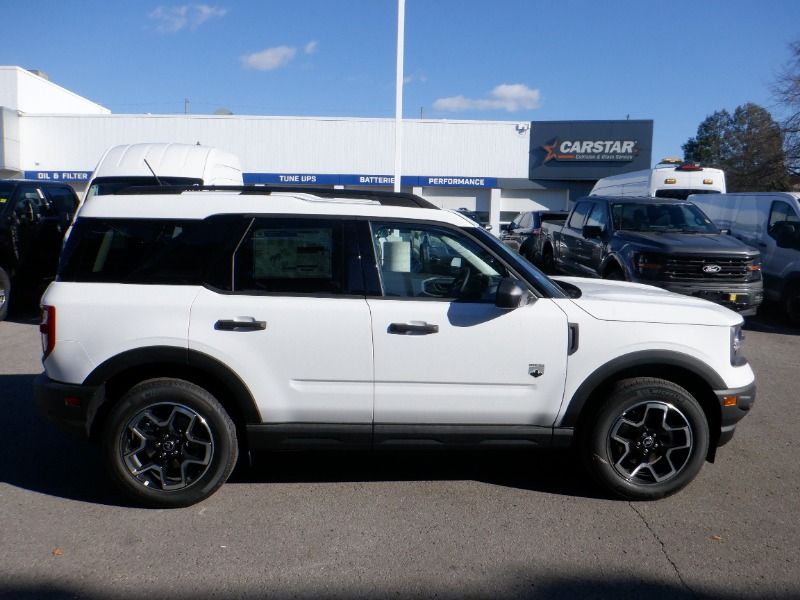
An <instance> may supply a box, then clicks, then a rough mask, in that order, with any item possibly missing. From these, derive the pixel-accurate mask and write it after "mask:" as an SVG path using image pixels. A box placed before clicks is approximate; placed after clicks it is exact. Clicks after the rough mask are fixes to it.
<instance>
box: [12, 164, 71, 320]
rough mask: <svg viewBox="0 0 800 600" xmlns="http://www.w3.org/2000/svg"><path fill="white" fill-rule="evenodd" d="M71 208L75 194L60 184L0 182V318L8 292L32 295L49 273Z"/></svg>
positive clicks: (53, 271)
mask: <svg viewBox="0 0 800 600" xmlns="http://www.w3.org/2000/svg"><path fill="white" fill-rule="evenodd" d="M77 207H78V196H77V195H76V194H75V191H74V190H73V189H72V188H71V187H70V186H69V185H67V184H65V183H55V182H45V181H27V180H24V179H4V180H0V321H2V320H4V319H5V318H6V316H7V315H8V308H9V304H10V302H11V294H12V290H13V292H14V295H15V296H16V295H17V294H18V293H19V294H20V296H21V297H22V296H25V295H30V296H31V297H33V296H35V297H36V299H38V297H39V295H40V294H41V292H42V291H43V290H44V288H45V287H46V286H47V284H48V283H49V282H50V281H51V280H52V279H53V278H54V277H55V274H56V270H57V268H58V257H59V254H60V252H61V244H62V241H63V239H64V233H65V232H66V231H67V228H68V227H69V224H70V222H71V221H72V217H73V215H74V214H75V211H76V209H77Z"/></svg>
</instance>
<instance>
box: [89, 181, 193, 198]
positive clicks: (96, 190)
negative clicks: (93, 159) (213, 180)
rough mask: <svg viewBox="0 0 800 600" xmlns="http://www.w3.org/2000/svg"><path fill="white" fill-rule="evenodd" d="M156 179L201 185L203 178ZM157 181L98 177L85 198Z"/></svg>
mask: <svg viewBox="0 0 800 600" xmlns="http://www.w3.org/2000/svg"><path fill="white" fill-rule="evenodd" d="M158 181H160V182H161V183H162V184H163V185H203V180H202V179H197V178H195V177H160V176H159V178H158ZM158 181H156V178H155V177H98V178H96V179H95V180H94V181H92V184H91V186H90V187H89V191H88V192H87V194H86V198H87V199H89V198H91V197H92V196H107V195H109V194H116V193H117V192H119V191H120V190H124V189H125V188H129V187H132V186H143V185H158Z"/></svg>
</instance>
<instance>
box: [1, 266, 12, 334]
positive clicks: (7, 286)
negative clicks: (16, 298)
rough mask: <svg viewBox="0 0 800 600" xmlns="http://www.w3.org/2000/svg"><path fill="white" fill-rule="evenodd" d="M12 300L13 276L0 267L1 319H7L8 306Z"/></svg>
mask: <svg viewBox="0 0 800 600" xmlns="http://www.w3.org/2000/svg"><path fill="white" fill-rule="evenodd" d="M10 302H11V277H9V276H8V272H7V271H6V270H5V269H3V268H0V321H5V320H6V317H7V316H8V306H9V304H10Z"/></svg>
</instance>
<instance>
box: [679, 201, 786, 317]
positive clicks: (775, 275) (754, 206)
mask: <svg viewBox="0 0 800 600" xmlns="http://www.w3.org/2000/svg"><path fill="white" fill-rule="evenodd" d="M689 199H690V200H691V201H692V202H694V203H695V204H696V205H697V206H699V207H700V208H701V209H703V211H704V212H705V213H706V214H707V215H708V216H709V217H711V219H712V220H713V221H714V223H716V224H717V225H719V227H721V228H722V229H724V230H727V231H729V232H730V234H731V235H732V236H733V237H735V238H736V239H739V240H741V241H742V242H744V243H745V244H748V245H749V246H753V247H754V248H758V249H759V251H760V252H761V269H762V272H763V273H764V296H765V297H766V298H767V299H769V300H773V301H775V302H779V303H780V305H781V307H782V308H783V311H784V313H785V314H786V316H787V318H788V319H789V321H790V322H791V323H792V324H793V325H800V194H798V193H797V192H742V193H738V194H703V195H695V196H690V197H689Z"/></svg>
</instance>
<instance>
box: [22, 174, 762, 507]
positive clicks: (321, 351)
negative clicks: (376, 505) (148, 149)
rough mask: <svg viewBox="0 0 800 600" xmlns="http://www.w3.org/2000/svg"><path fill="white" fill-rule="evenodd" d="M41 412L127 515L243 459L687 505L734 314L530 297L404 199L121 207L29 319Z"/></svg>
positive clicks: (502, 254) (113, 204)
mask: <svg viewBox="0 0 800 600" xmlns="http://www.w3.org/2000/svg"><path fill="white" fill-rule="evenodd" d="M42 310H43V321H42V324H41V331H42V341H43V347H44V359H43V362H44V367H45V371H46V373H43V374H42V375H40V376H39V378H38V380H37V382H36V384H35V392H36V397H37V400H38V402H39V403H40V406H41V408H42V410H43V411H44V412H45V413H47V414H48V415H49V416H51V417H52V418H54V419H56V420H57V421H59V422H60V423H62V424H64V425H67V426H71V427H72V428H74V429H77V430H79V431H81V432H83V434H85V435H87V436H88V437H89V438H91V439H93V440H96V441H97V442H99V444H100V446H101V448H102V452H103V454H104V455H105V458H106V461H107V463H108V466H109V472H110V474H111V477H112V478H113V479H114V480H115V482H116V483H117V484H118V485H119V486H120V487H121V489H122V490H123V491H124V492H125V493H126V494H127V495H128V496H129V497H131V498H132V499H134V500H135V501H138V502H141V503H144V504H147V505H151V506H160V507H174V506H186V505H189V504H192V503H195V502H198V501H200V500H203V499H204V498H206V497H208V496H209V495H211V494H212V493H213V492H214V491H215V490H216V489H217V488H219V486H220V485H222V484H223V483H224V482H225V480H226V479H227V478H228V476H229V474H230V473H231V471H232V469H233V468H234V465H235V464H236V461H237V456H239V455H241V454H242V452H243V451H249V450H259V449H295V448H332V447H344V446H356V447H361V448H374V449H381V448H401V447H420V446H426V445H427V446H433V447H442V446H457V447H491V446H501V447H504V448H505V447H508V446H509V445H515V444H516V445H519V446H525V447H530V446H532V445H536V446H542V447H564V448H566V447H569V446H571V445H574V446H575V447H576V448H577V449H578V450H579V452H580V455H581V456H582V457H583V460H584V462H585V464H586V466H587V467H588V469H589V471H590V472H591V473H592V475H593V476H594V478H595V479H596V480H597V481H598V482H599V483H600V484H601V485H602V486H603V487H604V488H605V489H606V490H607V491H609V492H611V493H613V494H615V495H617V496H620V497H623V498H631V499H654V498H660V497H663V496H665V495H668V494H671V493H674V492H676V491H678V490H679V489H681V488H683V487H684V486H686V485H687V484H688V483H689V482H690V481H691V480H692V478H694V476H695V475H696V474H697V473H698V471H699V470H700V468H701V466H702V464H703V462H704V461H706V460H713V458H714V455H715V451H716V448H717V446H720V445H722V444H724V443H725V442H727V441H728V440H729V439H730V438H731V436H732V435H733V432H734V428H735V426H736V423H737V422H738V421H739V420H740V419H741V418H742V417H743V416H744V415H745V414H747V412H748V410H749V409H750V407H751V405H752V403H753V401H754V397H755V383H754V376H753V371H752V370H751V368H750V366H749V365H748V364H747V362H746V360H745V359H744V358H743V356H742V354H741V341H742V337H741V325H742V317H741V316H739V315H738V314H736V313H734V312H732V311H730V310H728V309H726V308H724V307H721V306H719V305H716V304H712V303H711V302H708V301H706V300H702V299H698V298H691V297H687V296H682V295H677V294H673V293H670V292H667V291H665V290H662V289H659V288H655V287H650V286H645V285H639V284H633V283H627V282H618V281H603V280H583V279H572V278H564V279H560V280H558V281H554V280H551V279H549V278H547V277H546V276H544V275H543V274H542V273H541V272H539V271H538V270H536V269H535V268H534V267H533V266H532V265H530V263H528V262H527V261H526V260H524V259H523V258H521V257H520V256H519V255H518V254H516V253H514V252H512V251H511V250H509V249H508V248H507V247H506V246H504V245H503V244H502V243H501V242H500V241H499V240H497V239H496V238H494V237H493V236H492V235H490V234H489V233H487V232H486V231H485V230H484V229H483V228H481V227H479V226H476V224H475V223H474V222H472V221H470V220H469V219H467V218H465V217H463V216H461V215H459V214H456V213H453V212H450V211H445V210H439V209H437V208H436V207H434V206H433V205H431V204H429V203H428V202H426V201H425V200H423V199H422V198H419V197H417V196H412V195H408V194H392V193H379V192H351V191H345V190H330V191H324V190H305V191H304V190H290V191H287V190H278V189H270V188H265V187H242V188H237V189H232V190H227V191H220V190H218V189H217V190H195V191H187V190H182V189H180V188H178V189H175V190H171V189H169V188H159V189H151V190H145V189H142V190H138V191H136V190H130V191H129V193H122V192H121V193H120V194H119V195H117V196H98V197H96V198H93V199H92V200H91V201H90V202H87V203H86V204H85V205H84V207H83V209H82V211H81V213H80V215H79V217H78V218H77V219H76V222H75V225H74V229H73V232H72V235H71V236H70V237H69V240H68V242H67V245H66V247H65V254H64V256H63V258H62V262H61V267H60V272H59V274H58V277H57V280H56V281H55V282H54V283H52V284H51V285H50V287H49V288H48V290H47V291H46V293H45V295H44V297H43V299H42Z"/></svg>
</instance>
